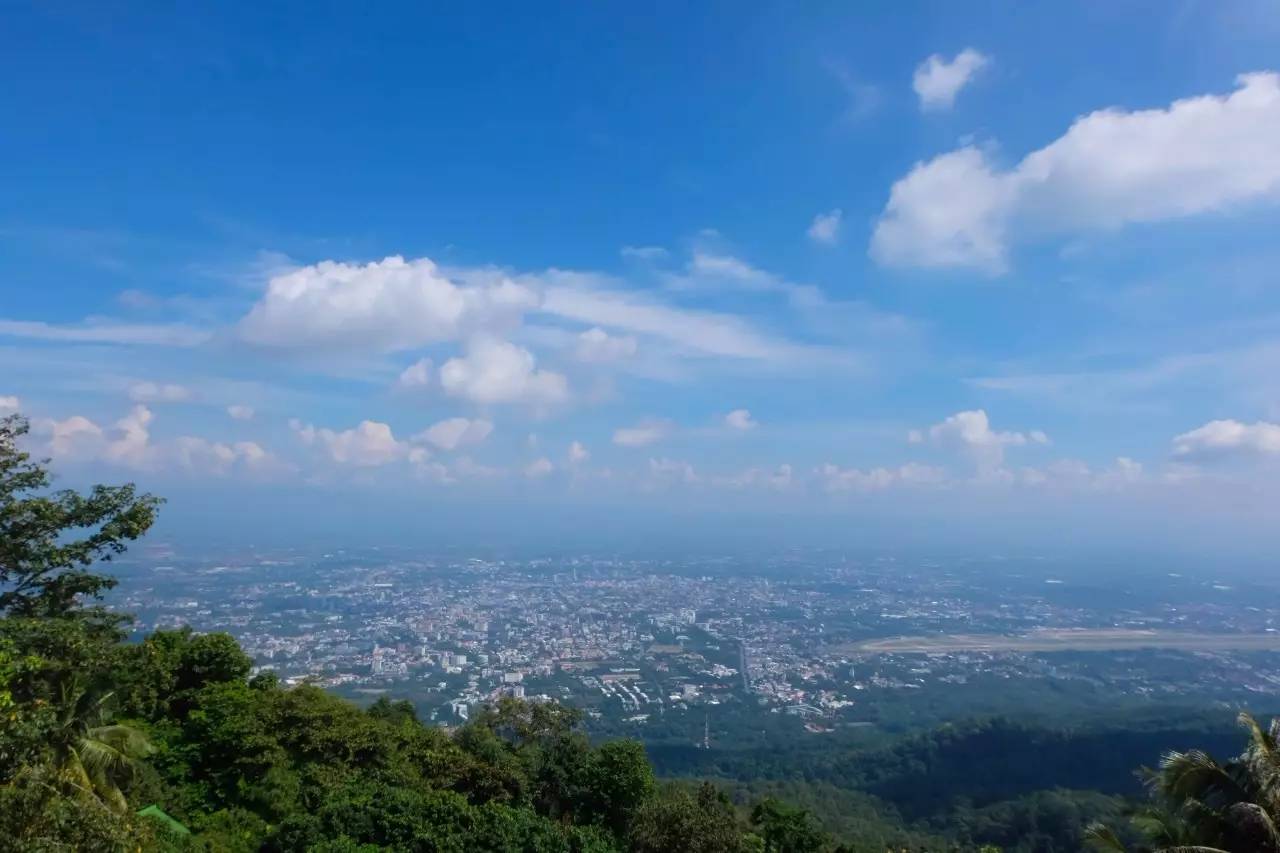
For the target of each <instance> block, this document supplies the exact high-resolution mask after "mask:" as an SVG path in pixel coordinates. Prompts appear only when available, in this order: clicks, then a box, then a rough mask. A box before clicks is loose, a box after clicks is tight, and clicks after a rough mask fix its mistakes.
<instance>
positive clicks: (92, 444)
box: [36, 415, 105, 459]
mask: <svg viewBox="0 0 1280 853" xmlns="http://www.w3.org/2000/svg"><path fill="white" fill-rule="evenodd" d="M36 429H37V431H38V432H40V433H43V434H45V435H47V436H48V452H49V453H50V455H52V456H54V457H56V458H61V459H66V458H70V459H78V458H81V459H82V458H87V457H90V456H92V455H93V454H94V453H96V452H99V451H100V450H101V448H102V445H103V443H104V441H105V439H104V437H103V433H102V428H101V427H99V426H98V425H97V424H95V423H94V422H93V421H91V420H89V419H88V418H86V417H84V416H83V415H72V416H71V417H69V418H66V419H65V420H60V421H59V420H52V419H50V420H45V421H41V422H39V423H38V424H36Z"/></svg>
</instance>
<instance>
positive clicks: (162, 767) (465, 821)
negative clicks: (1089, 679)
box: [0, 416, 1280, 853]
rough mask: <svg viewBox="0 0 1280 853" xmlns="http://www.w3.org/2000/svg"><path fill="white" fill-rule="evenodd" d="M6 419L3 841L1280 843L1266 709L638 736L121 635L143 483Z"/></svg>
mask: <svg viewBox="0 0 1280 853" xmlns="http://www.w3.org/2000/svg"><path fill="white" fill-rule="evenodd" d="M26 430H27V424H26V421H25V420H23V419H22V418H21V417H18V416H11V417H9V418H6V419H4V420H3V421H0V850H6V851H7V850H14V851H63V850H66V851H71V850H75V851H81V850H83V851H153V850H154V851H188V850H208V851H302V850H311V851H331V853H336V851H368V852H369V853H371V852H372V851H472V850H476V851H583V853H588V852H589V851H594V852H597V853H605V851H636V853H650V851H652V853H659V851H672V853H674V852H675V851H705V853H715V852H716V851H725V853H730V851H762V853H802V851H814V852H815V853H817V851H850V853H852V851H868V853H883V851H939V853H940V852H941V851H962V850H975V851H976V850H984V851H990V850H1003V851H1019V853H1033V851H1034V853H1054V851H1074V850H1080V849H1083V848H1085V847H1086V846H1092V847H1094V848H1096V849H1102V850H1131V851H1154V850H1192V851H1194V850H1199V851H1214V850H1225V851H1231V853H1244V851H1261V853H1280V832H1277V829H1276V821H1277V820H1280V752H1278V751H1277V744H1276V737H1277V734H1278V733H1280V730H1278V729H1277V728H1276V727H1275V726H1273V727H1272V728H1271V729H1270V730H1267V729H1264V728H1263V727H1262V726H1260V725H1258V724H1257V723H1255V722H1254V721H1253V719H1252V718H1250V717H1247V716H1242V717H1241V719H1240V721H1239V722H1240V723H1241V724H1242V725H1243V727H1244V734H1243V737H1242V736H1241V734H1240V730H1239V728H1234V727H1233V728H1230V729H1229V728H1228V727H1226V726H1225V725H1224V724H1223V721H1222V720H1221V719H1220V718H1219V717H1217V716H1214V715H1199V716H1196V715H1186V716H1175V715H1172V714H1170V715H1164V716H1159V717H1155V718H1133V719H1129V720H1113V721H1107V722H1105V723H1095V724H1092V725H1088V726H1081V727H1077V728H1050V727H1046V726H1043V725H1029V724H1025V723H1019V722H1016V721H1012V720H1005V719H994V720H983V721H969V722H962V723H957V724H954V725H949V726H945V727H942V728H938V729H935V730H933V731H930V732H926V733H922V734H917V735H912V736H909V737H906V738H904V739H901V740H898V741H895V742H892V743H889V744H887V745H877V746H867V745H855V744H844V745H841V744H840V743H839V742H838V741H837V742H834V743H833V742H828V743H826V744H822V745H819V746H798V745H796V744H785V745H779V746H778V747H777V748H775V749H757V748H751V749H742V750H733V749H712V750H691V749H688V748H675V747H666V746H654V747H651V748H650V750H648V751H646V748H645V746H644V745H642V744H641V743H639V742H637V741H634V740H628V739H607V740H603V741H599V742H593V740H592V739H591V738H589V737H588V735H587V734H586V733H585V731H584V729H583V726H582V722H583V720H582V715H581V714H580V712H579V711H577V710H575V709H573V708H568V707H563V706H560V705H556V704H550V703H547V704H540V703H530V702H520V701H515V700H504V701H503V702H500V703H498V704H495V705H493V706H491V707H488V708H486V709H484V710H482V711H481V712H479V713H478V714H475V715H474V716H473V717H472V719H471V720H469V721H468V722H467V723H466V724H465V725H463V726H461V727H459V728H456V729H453V730H446V729H443V728H440V727H436V726H429V725H424V724H423V723H421V722H420V721H419V720H418V718H417V716H416V712H415V708H414V706H413V704H412V703H410V702H407V701H395V700H391V699H387V698H382V699H379V700H378V701H377V702H376V703H374V704H373V705H372V706H370V707H368V708H361V707H358V706H357V705H355V704H352V703H350V702H348V701H346V700H343V699H340V698H338V697H336V696H334V695H331V694H329V693H327V692H325V691H323V690H321V689H319V688H316V687H313V686H307V685H303V686H296V687H286V686H284V685H282V684H281V683H279V681H278V680H277V679H276V678H275V677H274V676H273V675H271V674H270V673H261V674H257V675H252V676H251V670H252V661H251V660H250V659H249V658H248V656H247V655H245V653H244V652H243V651H242V650H241V649H240V647H239V646H238V645H237V643H236V642H235V640H234V639H233V638H232V637H230V636H229V635H226V634H197V633H194V632H193V631H191V630H190V629H183V630H172V631H157V632H155V633H153V634H151V635H149V636H147V637H145V638H142V639H141V640H137V639H134V638H131V637H130V635H129V631H128V627H129V619H128V616H127V615H126V614H120V613H115V612H112V611H110V610H108V609H106V608H104V607H103V606H102V605H101V603H100V596H101V594H102V593H103V592H104V591H106V590H108V589H110V588H111V587H112V586H113V585H114V583H115V581H114V579H113V578H112V577H111V575H110V573H109V572H108V571H107V570H106V569H107V568H108V567H109V564H110V561H111V559H112V558H113V557H114V556H116V555H118V554H120V553H122V552H123V551H124V550H125V548H126V546H127V545H128V543H130V542H131V541H134V540H136V539H138V538H139V537H141V536H143V535H144V534H145V533H146V532H147V530H148V529H149V528H150V526H151V525H152V523H153V522H154V521H155V518H156V514H157V512H158V511H159V509H160V506H161V501H159V500H158V499H156V498H154V497H153V496H151V495H147V494H140V493H138V492H137V490H136V489H135V488H134V487H133V486H131V485H124V486H97V487H95V488H94V489H92V490H91V491H90V492H88V493H85V494H81V493H77V492H74V491H53V490H51V488H50V475H49V472H48V470H47V469H46V467H45V465H44V464H43V463H41V462H39V461H37V460H32V459H31V458H30V456H29V455H28V454H27V453H25V452H24V451H23V450H22V448H21V439H22V438H23V436H24V435H25V433H26ZM1242 743H1243V748H1244V751H1243V752H1240V749H1241V745H1242ZM1191 744H1194V745H1196V746H1198V747H1199V748H1198V749H1190V750H1188V749H1187V746H1188V745H1191ZM1237 753H1238V756H1237V757H1235V758H1232V759H1230V760H1227V761H1224V762H1219V761H1217V760H1215V759H1214V758H1213V757H1212V755H1213V754H1227V755H1231V754H1237ZM1148 762H1155V763H1157V766H1156V768H1155V769H1153V770H1146V771H1143V772H1141V773H1139V772H1137V768H1138V767H1139V766H1140V765H1142V764H1144V763H1148Z"/></svg>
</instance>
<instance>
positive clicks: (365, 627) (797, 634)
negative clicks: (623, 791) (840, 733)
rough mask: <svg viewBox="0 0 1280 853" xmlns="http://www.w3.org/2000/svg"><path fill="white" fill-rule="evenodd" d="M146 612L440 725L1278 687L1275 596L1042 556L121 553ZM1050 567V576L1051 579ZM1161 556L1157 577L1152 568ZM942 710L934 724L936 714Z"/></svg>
mask: <svg viewBox="0 0 1280 853" xmlns="http://www.w3.org/2000/svg"><path fill="white" fill-rule="evenodd" d="M120 571H121V574H122V577H123V578H125V579H126V580H125V582H124V583H122V585H121V588H122V592H121V594H120V596H119V600H118V601H117V602H115V603H116V604H117V605H118V606H119V607H120V608H121V609H123V610H126V611H129V612H133V613H135V614H137V622H136V625H135V627H136V629H137V630H138V631H139V632H149V631H151V630H155V629H157V628H168V627H177V626H181V625H188V624H189V625H192V626H193V627H195V628H196V629H197V630H200V631H227V632H229V633H231V634H232V635H234V636H235V637H236V638H237V639H238V640H239V642H240V643H241V644H242V645H243V647H244V649H245V651H246V652H247V653H248V654H249V655H250V656H252V658H253V660H254V662H255V666H256V667H257V668H258V669H260V670H270V671H274V672H275V673H277V674H278V675H279V676H280V677H281V678H282V679H284V680H285V681H286V682H287V683H292V684H296V683H302V682H309V683H314V684H318V685H321V686H324V687H326V688H331V689H333V690H336V691H338V692H340V693H342V694H344V695H348V696H350V697H351V698H354V699H357V700H360V701H364V702H366V703H367V702H369V701H372V700H373V699H374V698H376V697H378V696H382V695H389V696H392V697H394V698H409V699H411V700H412V701H413V702H414V703H415V705H416V706H417V707H418V710H419V713H420V714H421V715H422V717H423V718H424V719H429V720H431V721H432V722H434V723H436V724H438V725H444V726H452V725H459V724H461V723H463V722H465V721H466V720H467V719H468V718H469V717H470V715H471V713H472V711H473V710H474V709H476V708H478V707H480V706H483V705H485V704H488V703H492V702H494V701H496V700H497V699H499V698H501V697H503V696H511V697H516V698H524V699H529V700H535V701H544V702H547V701H550V702H562V703H567V704H570V705H573V706H575V707H581V708H583V709H585V710H586V711H587V713H588V715H589V717H590V719H591V721H592V722H593V724H595V725H597V726H599V727H602V728H603V729H605V730H608V731H617V730H621V731H627V732H630V733H631V734H633V735H635V736H639V737H648V736H652V737H660V738H682V737H683V738H686V739H688V740H689V741H690V742H693V743H697V742H698V741H699V740H700V739H709V738H712V737H714V736H716V735H717V734H718V735H721V736H724V735H726V734H727V732H725V731H724V729H723V725H724V723H723V721H724V720H725V719H727V718H728V717H733V718H734V719H738V720H742V719H748V720H750V719H761V718H763V719H768V718H770V717H772V718H774V719H775V720H777V719H778V716H779V715H781V717H783V718H784V719H785V721H786V722H785V723H774V724H775V725H787V726H791V727H792V728H794V729H795V730H797V731H804V732H807V733H810V734H815V735H816V734H821V733H824V732H830V731H833V730H835V729H838V728H848V727H875V726H880V725H887V726H893V727H901V728H906V727H907V726H908V725H911V724H919V723H922V722H935V721H937V720H945V719H946V718H947V716H948V714H952V713H954V714H956V715H964V714H974V713H983V712H987V713H996V712H1006V711H1008V710H1009V709H1011V708H1019V707H1022V706H1027V709H1028V710H1034V706H1035V704H1036V703H1037V702H1038V701H1040V700H1041V699H1043V698H1044V697H1045V696H1050V695H1054V696H1056V697H1057V698H1056V699H1055V700H1054V703H1055V706H1056V708H1057V709H1058V710H1062V711H1070V710H1084V709H1089V708H1090V707H1091V706H1090V703H1091V701H1093V700H1095V699H1096V701H1097V703H1098V707H1100V708H1102V707H1110V708H1116V707H1125V706H1126V703H1132V704H1135V705H1140V704H1142V703H1144V702H1147V703H1157V702H1159V703H1185V704H1188V705H1197V704H1204V705H1215V706H1216V705H1220V704H1221V703H1223V702H1227V703H1231V702H1236V703H1240V704H1242V705H1243V704H1248V703H1249V702H1259V701H1263V700H1264V699H1267V700H1271V699H1274V697H1276V696H1277V695H1280V675H1277V672H1278V671H1280V667H1277V666H1276V664H1277V663H1280V601H1278V600H1277V599H1276V598H1275V596H1274V594H1267V595H1259V594H1258V593H1259V589H1260V588H1259V587H1258V586H1257V584H1256V582H1252V583H1243V584H1237V583H1234V582H1223V581H1215V580H1205V579H1203V578H1198V579H1195V580H1191V579H1188V578H1186V577H1183V576H1182V575H1181V574H1180V573H1177V572H1165V573H1163V574H1162V575H1160V582H1159V583H1153V582H1152V579H1151V577H1150V576H1149V575H1138V576H1135V577H1134V580H1133V583H1132V589H1130V590H1126V591H1119V592H1117V591H1115V590H1114V589H1113V591H1112V592H1111V593H1109V595H1108V596H1105V597H1103V596H1096V595H1092V594H1091V593H1092V588H1091V587H1090V586H1089V585H1088V584H1087V583H1086V582H1084V581H1082V580H1080V579H1079V578H1080V575H1079V573H1077V574H1076V575H1075V576H1074V577H1076V578H1077V579H1076V580H1073V581H1072V582H1070V583H1066V582H1064V581H1062V580H1061V579H1059V578H1057V577H1054V576H1053V575H1052V566H1046V565H1044V561H1036V560H1003V559H966V560H957V561H955V562H954V563H951V564H940V563H939V562H938V561H936V560H918V561H906V560H902V559H895V558H891V557H884V556H881V557H872V558H864V559H855V558H852V557H849V556H845V555H842V554H838V553H824V552H812V553H810V552H803V551H792V552H787V553H784V554H780V555H778V556H776V557H774V558H771V559H751V560H747V559H742V558H731V557H721V558H705V559H684V560H678V559H629V558H623V557H616V556H615V557H593V556H587V555H581V556H571V557H563V558H547V557H538V558H524V559H517V558H509V557H508V558H493V557H488V558H480V557H464V556H456V555H450V556H442V557H438V558H423V557H419V556H415V555H413V554H412V552H409V551H407V550H404V549H367V550H363V551H349V552H348V551H333V552H330V553H320V554H314V555H304V554H303V553H301V552H281V553H275V552H272V553H264V554H240V555H237V556H236V557H234V558H233V557H227V558H225V559H221V560H215V559H212V558H209V557H205V556H199V557H189V556H183V555H181V554H180V553H179V552H167V551H166V550H165V549H163V548H162V549H153V551H152V554H151V555H150V556H149V557H148V558H147V559H145V560H135V561H133V562H130V563H127V564H121V566H120ZM1046 572H1048V573H1046ZM1157 574H1158V573H1157ZM935 718H937V720H935Z"/></svg>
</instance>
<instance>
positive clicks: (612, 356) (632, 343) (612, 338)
mask: <svg viewBox="0 0 1280 853" xmlns="http://www.w3.org/2000/svg"><path fill="white" fill-rule="evenodd" d="M637 349H638V344H637V343H636V339H635V338H634V337H632V336H630V335H610V334H609V333H608V332H606V331H605V330H604V329H601V328H600V327H599V326H593V327H591V328H590V329H587V330H586V331H585V332H583V333H582V334H580V335H578V345H577V348H576V350H575V351H574V357H575V358H577V360H578V361H582V362H586V363H588V364H607V363H609V362H614V361H622V360H623V359H626V358H630V357H631V356H633V355H635V354H636V350H637Z"/></svg>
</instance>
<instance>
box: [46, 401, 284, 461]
mask: <svg viewBox="0 0 1280 853" xmlns="http://www.w3.org/2000/svg"><path fill="white" fill-rule="evenodd" d="M153 418H154V416H153V415H152V413H151V410H150V409H148V408H147V407H146V406H142V405H138V406H134V407H133V408H132V409H130V410H129V413H128V414H126V415H125V416H124V417H122V418H121V419H120V420H118V421H116V423H115V425H114V427H112V428H110V429H103V428H102V427H100V426H98V425H97V424H95V423H94V422H93V421H91V420H89V419H88V418H86V417H83V416H81V415H73V416H71V417H69V418H66V419H65V420H61V421H58V420H46V421H41V422H40V423H38V424H37V425H36V429H37V432H39V433H41V434H44V435H46V436H48V450H49V452H50V453H51V454H52V455H53V456H54V457H56V458H59V459H62V460H66V461H82V462H91V461H97V462H108V463H111V464H114V465H121V466H124V467H127V468H134V469H138V470H146V471H172V470H181V471H185V472H188V473H199V474H210V475H214V476H222V475H226V474H229V473H233V472H241V473H245V474H252V475H266V474H275V473H280V472H284V471H287V470H289V466H288V465H285V464H284V463H282V462H281V461H280V460H279V459H277V458H276V457H275V456H274V455H273V454H271V453H270V452H269V451H267V450H265V449H264V448H263V447H262V446H261V445H259V444H257V443H255V442H252V441H237V442H231V443H224V442H219V441H211V440H209V439H206V438H201V437H198V436H191V435H183V436H178V437H177V438H174V439H171V440H169V441H161V442H154V441H152V439H151V422H152V420H153Z"/></svg>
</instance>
